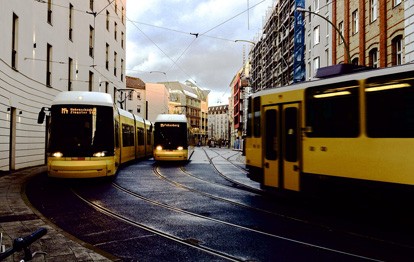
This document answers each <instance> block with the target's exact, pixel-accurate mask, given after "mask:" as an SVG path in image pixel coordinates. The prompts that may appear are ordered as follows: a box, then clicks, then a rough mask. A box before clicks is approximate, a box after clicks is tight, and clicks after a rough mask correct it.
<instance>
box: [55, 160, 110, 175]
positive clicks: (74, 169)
mask: <svg viewBox="0 0 414 262" xmlns="http://www.w3.org/2000/svg"><path fill="white" fill-rule="evenodd" d="M48 162H49V163H48V175H49V176H50V177H58V178H94V177H105V176H108V175H111V173H113V172H111V171H110V170H108V162H107V161H106V160H95V161H90V160H83V161H74V160H71V161H65V160H49V161H48Z"/></svg>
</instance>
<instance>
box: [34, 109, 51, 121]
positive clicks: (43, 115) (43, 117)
mask: <svg viewBox="0 0 414 262" xmlns="http://www.w3.org/2000/svg"><path fill="white" fill-rule="evenodd" d="M45 111H49V108H47V107H42V109H41V110H40V112H39V115H38V116H37V123H38V124H43V121H44V120H45V116H46V113H45Z"/></svg>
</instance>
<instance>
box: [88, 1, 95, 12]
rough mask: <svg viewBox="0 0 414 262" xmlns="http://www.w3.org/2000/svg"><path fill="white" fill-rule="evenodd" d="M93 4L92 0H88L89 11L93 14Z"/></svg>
mask: <svg viewBox="0 0 414 262" xmlns="http://www.w3.org/2000/svg"><path fill="white" fill-rule="evenodd" d="M93 2H94V0H89V9H91V11H92V12H93Z"/></svg>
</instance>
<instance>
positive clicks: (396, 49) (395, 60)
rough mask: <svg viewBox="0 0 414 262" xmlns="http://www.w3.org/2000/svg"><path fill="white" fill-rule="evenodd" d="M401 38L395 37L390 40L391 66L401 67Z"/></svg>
mask: <svg viewBox="0 0 414 262" xmlns="http://www.w3.org/2000/svg"><path fill="white" fill-rule="evenodd" d="M402 44H403V42H402V36H401V35H399V36H396V37H395V38H394V39H393V40H392V64H393V65H401V64H402V60H403V57H402V56H403V46H402Z"/></svg>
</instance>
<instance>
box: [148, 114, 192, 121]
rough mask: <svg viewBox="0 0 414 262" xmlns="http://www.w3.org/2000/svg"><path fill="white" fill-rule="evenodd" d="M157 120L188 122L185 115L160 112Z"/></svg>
mask: <svg viewBox="0 0 414 262" xmlns="http://www.w3.org/2000/svg"><path fill="white" fill-rule="evenodd" d="M157 122H175V123H187V117H186V116H185V115H174V114H159V115H158V116H157V118H156V119H155V123H157Z"/></svg>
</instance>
